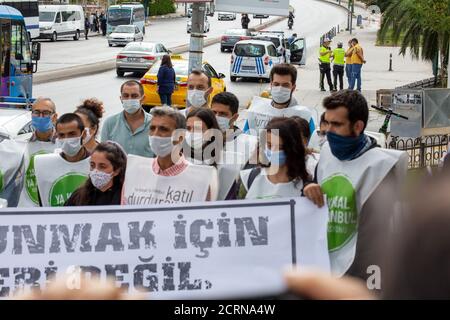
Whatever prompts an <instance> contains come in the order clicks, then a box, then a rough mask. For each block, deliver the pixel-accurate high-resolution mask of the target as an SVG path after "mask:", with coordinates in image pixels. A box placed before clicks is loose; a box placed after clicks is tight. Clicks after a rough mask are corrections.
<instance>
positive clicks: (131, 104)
mask: <svg viewBox="0 0 450 320" xmlns="http://www.w3.org/2000/svg"><path fill="white" fill-rule="evenodd" d="M122 106H123V109H124V110H125V112H126V113H128V114H135V113H136V112H138V111H139V109H141V100H139V99H128V100H122Z"/></svg>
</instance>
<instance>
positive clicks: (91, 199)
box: [64, 141, 127, 206]
mask: <svg viewBox="0 0 450 320" xmlns="http://www.w3.org/2000/svg"><path fill="white" fill-rule="evenodd" d="M90 166H91V167H90V171H89V178H88V179H87V180H86V182H85V183H84V184H83V185H82V186H81V187H80V188H78V189H77V190H76V191H75V192H74V193H73V194H72V196H71V197H70V198H69V199H68V200H67V202H66V203H65V204H64V205H65V206H104V205H119V204H120V198H121V194H122V185H123V182H124V179H125V168H126V166H127V155H126V154H125V152H124V151H123V149H122V147H121V146H120V145H119V144H117V143H115V142H112V141H106V142H102V143H100V144H98V145H97V147H96V148H95V150H94V151H93V153H92V154H91V159H90Z"/></svg>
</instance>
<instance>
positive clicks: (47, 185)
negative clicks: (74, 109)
mask: <svg viewBox="0 0 450 320" xmlns="http://www.w3.org/2000/svg"><path fill="white" fill-rule="evenodd" d="M85 139H86V131H85V130H84V124H83V121H82V120H81V118H80V117H79V116H78V115H76V114H75V113H66V114H63V115H62V116H61V117H60V118H59V119H58V121H57V122H56V146H57V147H59V148H61V150H62V152H61V153H60V154H57V153H53V154H44V155H37V156H36V158H35V174H36V181H37V185H38V191H39V198H40V203H41V205H42V206H43V207H48V206H52V207H53V206H63V205H64V203H65V202H66V201H67V199H68V198H69V197H70V195H71V194H72V193H73V192H74V191H75V190H76V189H78V187H79V186H80V185H81V184H83V183H84V182H85V181H86V179H87V175H88V173H89V152H88V151H87V150H86V148H85V147H84V143H85Z"/></svg>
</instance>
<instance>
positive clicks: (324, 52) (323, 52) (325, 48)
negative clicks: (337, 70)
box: [319, 38, 334, 91]
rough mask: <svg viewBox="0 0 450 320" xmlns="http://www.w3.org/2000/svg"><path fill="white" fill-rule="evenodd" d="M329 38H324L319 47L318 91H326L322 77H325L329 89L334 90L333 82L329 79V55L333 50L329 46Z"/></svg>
mask: <svg viewBox="0 0 450 320" xmlns="http://www.w3.org/2000/svg"><path fill="white" fill-rule="evenodd" d="M330 43H331V40H330V39H328V38H325V39H324V41H323V45H322V46H321V47H320V51H319V62H320V66H319V69H320V91H326V90H325V86H324V83H323V81H324V78H325V76H326V77H327V82H328V86H329V87H330V91H334V86H333V82H332V81H331V56H332V54H333V52H332V51H331V48H330Z"/></svg>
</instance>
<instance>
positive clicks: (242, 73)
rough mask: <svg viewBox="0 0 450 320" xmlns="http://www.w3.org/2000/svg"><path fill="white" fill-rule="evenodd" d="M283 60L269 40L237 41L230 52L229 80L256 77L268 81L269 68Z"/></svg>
mask: <svg viewBox="0 0 450 320" xmlns="http://www.w3.org/2000/svg"><path fill="white" fill-rule="evenodd" d="M283 61H284V58H283V56H282V55H281V54H280V53H279V52H277V49H276V48H275V45H274V44H273V43H272V42H271V41H261V40H244V41H239V42H237V43H236V45H235V46H234V49H233V52H232V54H231V65H230V80H231V81H233V82H234V81H236V79H237V78H256V79H264V80H266V81H270V70H272V67H273V66H274V65H276V64H279V63H282V62H283Z"/></svg>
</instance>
